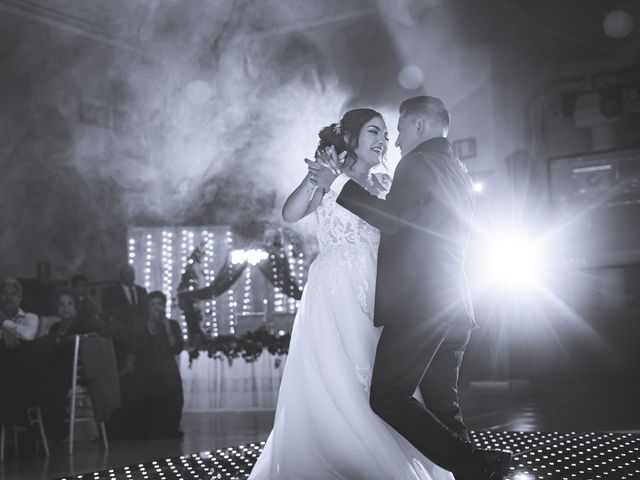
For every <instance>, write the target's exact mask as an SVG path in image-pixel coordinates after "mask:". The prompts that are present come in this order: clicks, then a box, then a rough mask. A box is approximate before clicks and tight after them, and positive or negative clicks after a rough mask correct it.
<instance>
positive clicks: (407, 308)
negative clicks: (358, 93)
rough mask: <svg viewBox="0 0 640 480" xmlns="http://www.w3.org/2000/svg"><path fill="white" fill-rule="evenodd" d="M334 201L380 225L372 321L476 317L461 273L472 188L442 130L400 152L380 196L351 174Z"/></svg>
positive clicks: (464, 321)
mask: <svg viewBox="0 0 640 480" xmlns="http://www.w3.org/2000/svg"><path fill="white" fill-rule="evenodd" d="M337 202H338V204H339V205H341V206H342V207H344V208H346V209H348V210H350V211H351V212H352V213H354V214H355V215H357V216H359V217H360V218H362V219H363V220H365V221H366V222H367V223H369V224H371V225H373V226H374V227H376V228H378V229H379V230H380V231H381V238H380V247H379V250H378V271H377V283H376V297H375V315H374V324H375V325H376V326H382V325H387V324H389V323H391V322H408V323H409V324H416V323H417V322H424V321H427V320H428V319H435V320H436V321H441V322H446V323H451V324H457V325H468V326H469V327H474V326H475V325H476V324H475V319H474V315H473V308H472V306H471V300H470V296H469V291H468V287H467V281H466V276H465V273H464V256H465V251H466V248H467V244H468V240H469V234H470V231H471V221H472V218H473V213H474V210H475V194H474V191H473V184H472V181H471V178H470V177H469V176H468V175H467V174H466V172H465V169H464V167H463V165H462V163H461V162H460V161H459V160H458V158H457V157H456V156H455V154H454V153H453V151H452V149H451V146H450V145H449V142H447V140H446V139H445V138H442V137H439V138H432V139H430V140H428V141H426V142H424V143H422V144H421V145H419V146H418V147H416V148H415V149H414V150H413V151H411V152H410V153H409V154H407V155H405V156H404V157H403V158H402V159H401V160H400V162H399V163H398V167H397V168H396V172H395V176H394V179H393V184H392V185H391V188H390V190H389V192H388V193H387V196H386V199H384V200H382V199H379V198H377V197H375V196H373V195H371V194H369V193H368V192H367V191H366V190H365V189H364V188H362V187H361V186H360V185H358V184H357V183H356V182H354V181H349V182H348V183H347V184H346V185H345V186H344V188H343V189H342V192H341V193H340V195H339V196H338V199H337Z"/></svg>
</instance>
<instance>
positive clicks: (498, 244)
mask: <svg viewBox="0 0 640 480" xmlns="http://www.w3.org/2000/svg"><path fill="white" fill-rule="evenodd" d="M544 268H545V258H544V249H543V248H542V246H541V243H540V242H539V241H536V240H535V239H533V238H531V237H529V236H528V235H526V234H524V233H521V232H517V231H505V232H502V233H499V234H497V235H495V236H493V237H492V238H490V239H489V242H488V250H487V252H486V254H485V272H486V277H487V278H488V280H489V282H490V283H491V284H492V285H498V286H501V287H503V288H506V289H507V290H517V291H522V290H529V289H531V288H533V287H534V286H535V285H536V284H538V283H540V282H541V277H542V274H543V272H544Z"/></svg>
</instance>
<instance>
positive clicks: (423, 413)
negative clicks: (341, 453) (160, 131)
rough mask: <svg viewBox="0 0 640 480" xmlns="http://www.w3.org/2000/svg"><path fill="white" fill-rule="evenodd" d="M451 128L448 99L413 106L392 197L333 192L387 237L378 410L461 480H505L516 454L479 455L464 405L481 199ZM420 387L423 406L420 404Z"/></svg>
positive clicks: (403, 125)
mask: <svg viewBox="0 0 640 480" xmlns="http://www.w3.org/2000/svg"><path fill="white" fill-rule="evenodd" d="M449 123H450V114H449V111H448V110H447V108H446V107H445V105H444V103H443V102H442V101H441V100H440V99H438V98H435V97H429V96H419V97H414V98H410V99H407V100H405V101H404V102H403V103H402V104H401V105H400V119H399V121H398V139H397V141H396V146H397V147H399V148H400V151H401V153H402V159H401V160H400V162H399V163H398V167H397V169H396V171H395V175H394V180H393V184H392V186H391V189H390V190H389V192H388V194H387V196H386V199H385V200H381V199H379V198H377V197H375V196H373V195H370V194H369V193H368V192H367V191H366V190H365V189H364V188H362V187H361V186H360V185H358V184H357V183H356V182H354V181H350V180H349V178H347V177H346V176H345V175H341V176H339V177H337V179H336V180H335V181H334V183H333V185H332V187H331V189H332V190H334V191H336V192H339V193H340V195H339V197H338V199H337V202H338V204H340V205H341V206H343V207H344V208H346V209H348V210H350V211H351V212H353V213H354V214H355V215H357V216H359V217H360V218H362V219H363V220H365V221H366V222H367V223H369V224H371V225H373V226H375V227H376V228H378V229H379V230H380V231H381V233H382V235H381V239H380V247H379V251H378V273H377V284H376V297H375V315H374V324H375V325H376V326H384V328H383V329H382V334H381V336H380V341H379V343H378V347H377V351H376V359H375V365H374V368H373V375H372V380H371V397H370V402H371V407H372V409H373V410H374V411H375V412H376V413H377V414H378V415H379V416H380V417H382V418H383V419H384V420H385V421H386V422H387V423H388V424H389V425H391V426H392V427H393V428H394V429H396V430H397V431H398V432H399V433H401V434H402V435H403V436H404V437H405V438H406V439H407V440H409V441H410V442H411V443H412V444H413V445H414V446H415V447H416V448H417V449H418V450H420V451H421V452H422V453H423V454H424V455H425V456H426V457H428V458H429V459H430V460H432V461H433V462H435V463H437V464H438V465H440V466H441V467H443V468H445V469H447V470H450V471H452V472H453V473H454V476H455V478H456V480H494V479H496V480H497V479H503V478H504V477H505V476H506V474H507V473H508V470H509V465H510V461H511V454H510V453H508V452H501V451H481V450H478V449H476V448H475V447H474V446H473V444H472V443H471V441H470V439H469V434H468V432H467V429H466V427H465V425H464V423H463V422H462V414H461V411H460V407H459V405H458V372H459V370H460V364H461V362H462V356H463V353H464V350H465V348H466V346H467V343H468V342H469V336H470V331H471V329H472V328H474V327H476V323H475V320H474V316H473V309H472V307H471V301H470V298H469V292H468V288H467V283H466V277H465V273H464V255H465V250H466V248H467V243H468V239H469V233H470V230H471V220H472V217H473V213H474V209H475V196H474V192H473V186H472V182H471V179H470V177H469V176H468V175H467V173H466V169H465V168H464V166H463V165H462V163H461V162H460V161H459V160H458V158H457V157H456V156H455V154H454V153H453V151H452V149H451V146H450V145H449V142H448V141H447V139H446V136H447V133H448V131H449ZM330 163H331V164H332V166H333V167H334V168H335V167H337V159H336V158H335V157H333V158H331V160H330ZM338 168H339V167H338ZM418 387H419V388H420V389H421V393H422V396H423V398H424V405H422V404H421V403H420V402H418V401H417V400H416V399H415V398H413V393H414V392H415V391H416V389H417V388H418Z"/></svg>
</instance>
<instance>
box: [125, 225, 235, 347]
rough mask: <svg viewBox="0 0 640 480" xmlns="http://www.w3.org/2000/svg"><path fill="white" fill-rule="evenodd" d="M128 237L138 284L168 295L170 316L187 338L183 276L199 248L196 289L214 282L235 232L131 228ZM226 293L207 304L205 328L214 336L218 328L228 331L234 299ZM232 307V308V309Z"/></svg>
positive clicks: (227, 229)
mask: <svg viewBox="0 0 640 480" xmlns="http://www.w3.org/2000/svg"><path fill="white" fill-rule="evenodd" d="M127 236H128V255H129V264H130V265H131V266H132V267H133V268H134V270H135V272H136V282H137V283H139V284H141V285H142V286H143V287H145V288H146V289H147V291H149V292H150V291H153V290H161V291H162V292H163V293H164V294H165V295H166V296H167V299H168V301H167V316H169V317H170V318H173V319H175V320H179V321H180V322H181V324H182V330H183V334H184V335H185V337H186V335H187V325H186V323H185V317H184V314H183V312H182V310H181V309H180V306H179V304H178V296H177V290H178V285H179V283H180V279H181V278H182V274H183V273H184V271H185V270H186V268H187V265H188V264H189V261H190V258H191V255H192V253H193V252H194V250H195V249H196V247H198V248H200V249H201V252H202V256H201V258H200V259H199V262H198V264H197V265H194V274H195V276H196V278H194V287H193V288H200V287H202V286H205V285H208V284H209V283H211V282H213V281H214V280H215V273H216V272H217V271H218V270H219V269H220V268H221V267H222V265H223V264H224V262H225V258H226V256H227V254H228V253H229V249H232V248H233V243H234V242H233V232H232V231H231V228H230V227H229V226H208V227H130V228H129V229H128V232H127ZM229 297H230V296H229V294H224V295H222V296H221V297H220V298H217V299H211V300H209V301H207V302H206V303H205V305H204V311H203V327H205V328H208V329H209V330H210V331H211V334H214V333H217V331H218V330H219V329H222V330H223V331H228V328H229V327H228V325H224V323H225V321H228V318H229V312H230V309H232V308H233V302H234V299H233V298H229ZM230 305H231V307H230Z"/></svg>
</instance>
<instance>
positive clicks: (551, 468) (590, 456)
mask: <svg viewBox="0 0 640 480" xmlns="http://www.w3.org/2000/svg"><path fill="white" fill-rule="evenodd" d="M472 437H473V440H474V441H475V443H476V444H477V445H478V446H480V447H484V448H499V449H507V450H511V451H512V452H513V453H514V465H513V466H512V472H511V474H510V475H509V477H508V478H509V480H529V479H531V480H534V479H567V480H569V479H580V480H587V479H588V480H591V479H605V480H613V479H619V480H626V479H637V478H640V434H632V433H595V432H585V433H578V432H565V433H561V432H492V431H486V432H485V431H479V432H476V431H474V432H472ZM262 446H263V442H261V443H251V444H249V445H241V446H237V447H229V448H226V449H220V450H216V451H215V452H212V451H209V452H199V453H194V454H192V455H188V456H180V457H174V458H167V459H161V460H155V461H153V462H147V463H141V464H138V465H132V466H129V467H124V468H118V469H110V470H104V471H101V472H95V473H88V474H84V475H78V476H76V477H63V478H66V479H67V480H72V479H73V480H75V479H82V480H110V479H117V480H120V479H122V480H138V479H145V480H146V479H149V480H152V479H153V480H155V479H158V480H177V479H184V480H191V479H194V480H199V479H203V480H204V479H210V478H215V479H221V480H227V479H229V480H232V479H233V480H240V479H244V478H246V477H247V475H248V473H249V472H250V471H251V468H252V466H253V464H254V463H255V461H256V458H257V457H258V455H259V454H260V451H261V450H262Z"/></svg>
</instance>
